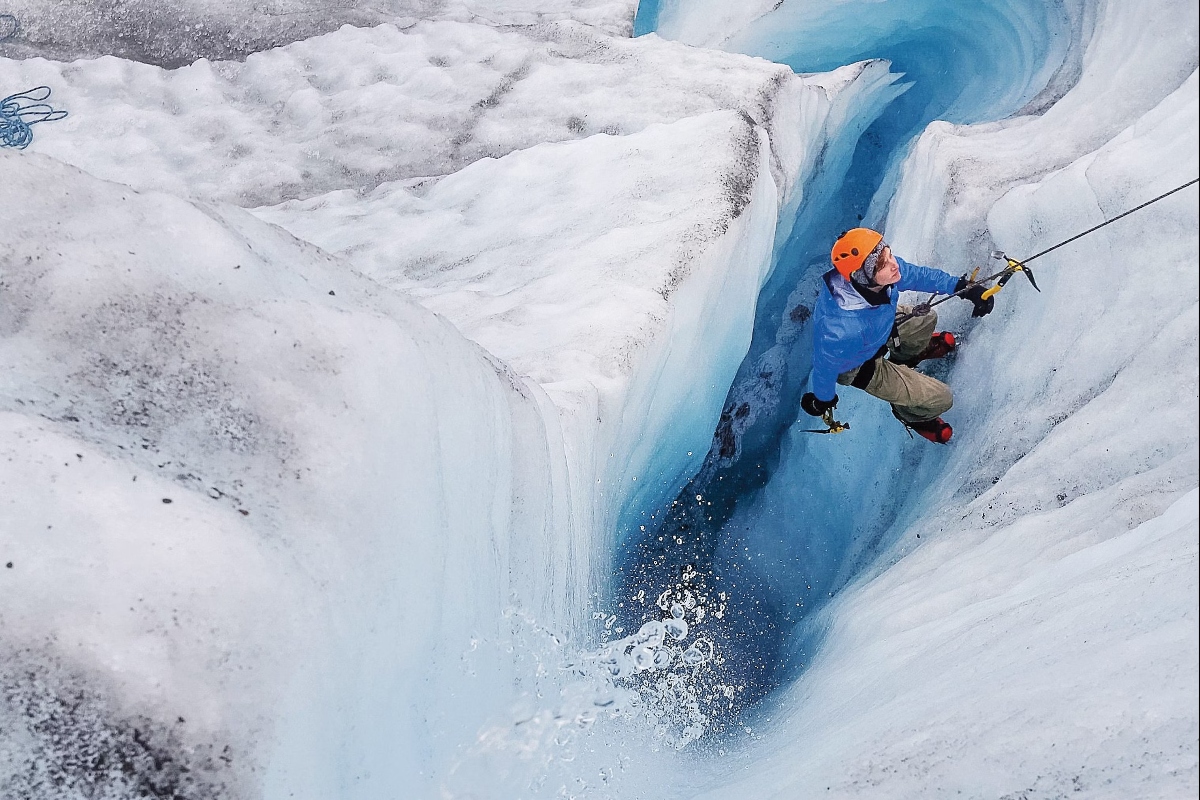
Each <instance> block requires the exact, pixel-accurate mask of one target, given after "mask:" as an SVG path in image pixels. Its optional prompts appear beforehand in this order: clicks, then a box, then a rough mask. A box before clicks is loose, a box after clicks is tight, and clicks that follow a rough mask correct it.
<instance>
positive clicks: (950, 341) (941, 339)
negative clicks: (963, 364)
mask: <svg viewBox="0 0 1200 800" xmlns="http://www.w3.org/2000/svg"><path fill="white" fill-rule="evenodd" d="M957 346H958V340H956V339H955V338H954V334H953V333H951V332H950V331H938V332H937V333H935V334H933V336H930V337H929V344H927V345H926V346H925V349H924V350H922V351H921V352H920V353H918V354H917V355H915V356H913V357H912V358H909V359H905V360H904V361H898V360H897V361H896V363H897V364H900V365H901V366H905V367H915V366H917V364H920V363H921V362H922V361H928V360H930V359H933V358H945V357H946V356H948V355H950V353H952V352H954V348H955V347H957Z"/></svg>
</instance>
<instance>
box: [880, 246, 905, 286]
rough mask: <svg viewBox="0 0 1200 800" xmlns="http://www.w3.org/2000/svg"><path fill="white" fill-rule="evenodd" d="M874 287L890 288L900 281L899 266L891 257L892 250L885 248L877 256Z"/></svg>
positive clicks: (893, 257)
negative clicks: (877, 262)
mask: <svg viewBox="0 0 1200 800" xmlns="http://www.w3.org/2000/svg"><path fill="white" fill-rule="evenodd" d="M874 280H875V285H876V286H891V285H892V284H893V283H895V282H896V281H898V280H900V265H899V264H898V263H896V258H895V256H893V255H892V248H890V247H885V248H883V252H882V253H880V254H879V264H878V265H877V266H876V267H875V279H874Z"/></svg>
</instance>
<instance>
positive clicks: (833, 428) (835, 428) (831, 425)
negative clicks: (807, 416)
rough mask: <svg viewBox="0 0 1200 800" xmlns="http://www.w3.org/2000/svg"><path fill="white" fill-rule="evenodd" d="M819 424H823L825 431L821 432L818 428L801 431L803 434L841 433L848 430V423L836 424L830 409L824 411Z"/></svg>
mask: <svg viewBox="0 0 1200 800" xmlns="http://www.w3.org/2000/svg"><path fill="white" fill-rule="evenodd" d="M821 422H824V423H825V425H826V426H827V427H826V429H825V430H821V429H820V428H809V429H808V430H805V431H803V433H842V432H844V431H848V430H850V423H849V422H838V421H837V420H836V419H834V418H833V409H832V408H830V409H826V411H825V413H824V414H822V415H821Z"/></svg>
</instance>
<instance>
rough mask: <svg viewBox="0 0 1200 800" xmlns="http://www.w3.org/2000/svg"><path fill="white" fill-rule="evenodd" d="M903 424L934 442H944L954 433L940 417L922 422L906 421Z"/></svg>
mask: <svg viewBox="0 0 1200 800" xmlns="http://www.w3.org/2000/svg"><path fill="white" fill-rule="evenodd" d="M905 424H906V425H907V426H908V427H909V428H911V429H913V430H914V431H916V432H917V434H918V435H920V436H923V437H925V438H926V439H928V440H929V441H931V442H933V443H934V444H946V443H947V442H949V441H950V437H951V436H953V435H954V429H953V428H951V427H950V426H949V425H948V424H947V423H946V421H945V420H944V419H942V418H941V417H937V418H935V419H930V420H926V421H924V422H906V423H905Z"/></svg>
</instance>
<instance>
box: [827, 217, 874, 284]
mask: <svg viewBox="0 0 1200 800" xmlns="http://www.w3.org/2000/svg"><path fill="white" fill-rule="evenodd" d="M882 241H883V234H882V233H879V232H878V231H873V230H871V229H870V228H851V229H850V230H848V231H846V232H845V233H843V234H842V235H841V236H839V237H838V239H837V241H836V242H834V243H833V251H832V252H831V253H830V254H829V257H830V259H832V260H833V266H834V267H836V268H837V271H838V272H840V273H842V277H843V278H846V279H847V280H849V278H850V273H852V272H854V271H855V270H857V269H858V268H859V267H861V266H862V265H863V261H865V260H866V259H867V256H868V255H870V254H871V251H872V250H874V249H875V248H876V247H878V246H879V243H880V242H882Z"/></svg>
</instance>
